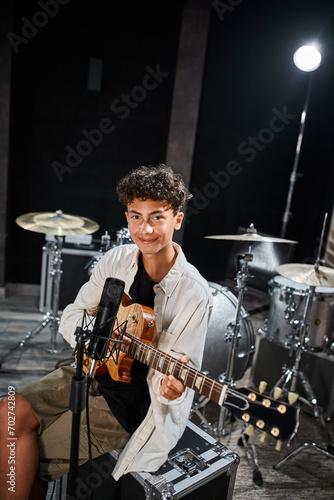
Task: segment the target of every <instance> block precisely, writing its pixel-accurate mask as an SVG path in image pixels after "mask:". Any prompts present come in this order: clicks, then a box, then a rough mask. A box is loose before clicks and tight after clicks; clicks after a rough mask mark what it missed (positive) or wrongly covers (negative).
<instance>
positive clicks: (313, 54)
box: [293, 45, 321, 71]
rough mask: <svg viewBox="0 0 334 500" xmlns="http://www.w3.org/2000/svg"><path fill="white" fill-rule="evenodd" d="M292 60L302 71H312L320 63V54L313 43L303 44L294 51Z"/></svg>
mask: <svg viewBox="0 0 334 500" xmlns="http://www.w3.org/2000/svg"><path fill="white" fill-rule="evenodd" d="M293 62H294V63H295V65H296V66H297V68H298V69H301V70H302V71H314V70H316V69H317V68H319V66H320V64H321V54H320V52H319V50H318V49H317V48H316V47H314V45H303V47H300V48H299V49H298V50H296V52H295V53H294V55H293Z"/></svg>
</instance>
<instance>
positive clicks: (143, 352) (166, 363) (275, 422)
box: [122, 332, 300, 444]
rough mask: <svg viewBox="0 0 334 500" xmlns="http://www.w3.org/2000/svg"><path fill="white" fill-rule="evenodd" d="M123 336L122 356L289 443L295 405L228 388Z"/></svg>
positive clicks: (295, 427)
mask: <svg viewBox="0 0 334 500" xmlns="http://www.w3.org/2000/svg"><path fill="white" fill-rule="evenodd" d="M126 336H127V337H129V338H130V339H131V343H130V344H129V345H127V346H126V347H125V348H124V349H122V351H123V353H125V354H126V355H129V356H130V357H131V358H134V359H136V360H138V361H140V362H141V363H143V364H145V365H147V366H149V367H151V368H154V369H155V370H157V371H159V372H161V373H163V374H166V375H173V376H174V377H175V378H177V379H178V380H180V381H181V382H182V383H183V384H184V385H185V386H186V387H188V388H190V389H193V390H194V391H195V392H197V393H198V394H201V395H202V396H205V397H206V398H208V399H209V400H211V401H213V402H214V403H217V404H218V405H219V406H226V407H227V408H228V409H229V410H230V411H231V413H232V414H233V415H234V416H235V417H236V418H239V419H241V420H243V421H244V422H246V423H248V424H252V425H254V426H256V427H257V428H258V429H260V430H262V431H264V432H267V433H270V434H271V435H272V436H273V437H274V438H276V439H279V440H280V441H282V442H283V443H285V444H290V441H291V439H292V438H293V437H294V435H295V434H296V432H297V430H298V427H299V412H300V409H299V408H295V407H293V406H290V405H286V404H285V403H283V402H281V401H276V400H274V399H272V398H270V397H269V396H266V395H263V394H260V393H258V392H256V391H253V390H251V389H250V388H241V389H238V390H237V389H235V388H234V387H233V388H231V387H230V386H229V385H228V384H223V383H221V382H218V381H217V380H215V379H214V378H212V377H210V376H209V375H206V374H204V373H202V372H200V371H199V370H196V369H195V368H193V367H191V366H189V365H187V364H185V363H182V362H181V361H178V360H177V359H175V358H173V357H172V356H170V355H169V354H166V353H165V352H163V351H161V350H160V349H157V348H155V347H153V346H152V344H150V343H147V342H145V341H143V340H141V339H139V338H138V337H136V336H135V335H133V334H131V333H128V332H127V333H126Z"/></svg>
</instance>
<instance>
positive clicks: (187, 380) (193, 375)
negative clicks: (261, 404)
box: [122, 333, 233, 406]
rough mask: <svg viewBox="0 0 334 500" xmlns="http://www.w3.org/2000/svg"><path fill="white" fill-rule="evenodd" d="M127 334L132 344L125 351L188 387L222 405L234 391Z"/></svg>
mask: <svg viewBox="0 0 334 500" xmlns="http://www.w3.org/2000/svg"><path fill="white" fill-rule="evenodd" d="M126 336H127V337H129V338H131V344H129V345H128V346H127V347H126V348H124V349H122V351H123V352H125V353H126V354H128V355H129V356H131V357H133V358H134V359H137V360H138V361H140V362H141V363H143V364H145V365H147V366H150V367H151V368H154V369H155V370H157V371H159V372H161V373H164V374H166V375H174V377H175V378H177V379H178V380H180V381H181V382H182V383H183V384H184V385H185V386H186V387H189V388H190V389H193V390H194V391H195V392H197V393H198V394H201V395H202V396H205V397H207V398H209V399H210V400H211V401H214V402H215V403H217V404H219V405H220V406H221V405H223V404H224V401H225V398H226V393H227V392H233V391H230V389H228V386H227V385H226V384H222V383H220V382H218V381H217V380H215V379H214V378H212V377H210V376H208V375H205V374H204V373H201V372H200V371H198V370H196V369H195V368H193V367H191V366H189V365H186V364H185V363H182V362H181V361H178V360H177V359H175V358H173V357H172V356H170V355H168V354H166V353H165V352H163V351H161V350H160V349H157V348H155V347H153V346H152V345H151V344H148V343H146V342H144V341H142V340H140V339H138V338H137V337H135V336H134V335H131V334H129V333H126Z"/></svg>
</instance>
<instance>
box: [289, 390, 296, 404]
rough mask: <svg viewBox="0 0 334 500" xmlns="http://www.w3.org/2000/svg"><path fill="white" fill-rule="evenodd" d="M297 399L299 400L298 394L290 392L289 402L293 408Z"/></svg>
mask: <svg viewBox="0 0 334 500" xmlns="http://www.w3.org/2000/svg"><path fill="white" fill-rule="evenodd" d="M297 399H298V394H297V393H296V392H289V394H288V401H289V404H290V405H291V406H292V405H294V404H295V402H296V401H297Z"/></svg>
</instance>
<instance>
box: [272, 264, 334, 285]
mask: <svg viewBox="0 0 334 500" xmlns="http://www.w3.org/2000/svg"><path fill="white" fill-rule="evenodd" d="M277 272H278V273H279V274H280V275H281V276H284V277H285V278H289V279H290V280H292V281H296V282H297V283H302V284H304V285H308V286H315V287H317V286H318V287H328V288H333V287H334V269H330V268H329V267H325V266H319V267H318V268H316V267H315V266H314V265H312V264H283V265H282V266H279V267H278V268H277Z"/></svg>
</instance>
